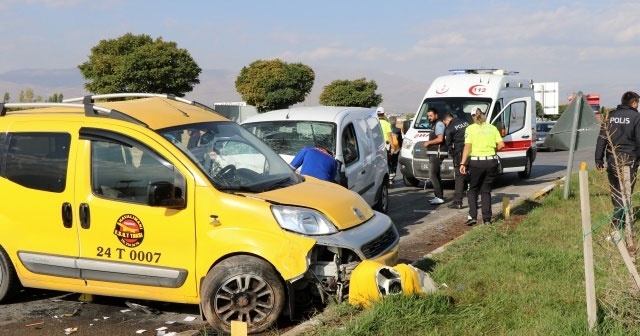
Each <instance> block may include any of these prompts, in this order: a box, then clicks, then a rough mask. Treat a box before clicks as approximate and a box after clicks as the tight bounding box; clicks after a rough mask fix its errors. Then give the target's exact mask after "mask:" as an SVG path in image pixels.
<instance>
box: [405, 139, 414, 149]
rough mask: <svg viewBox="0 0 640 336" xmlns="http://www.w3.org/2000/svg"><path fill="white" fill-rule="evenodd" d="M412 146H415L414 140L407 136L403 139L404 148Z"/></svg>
mask: <svg viewBox="0 0 640 336" xmlns="http://www.w3.org/2000/svg"><path fill="white" fill-rule="evenodd" d="M411 146H413V140H411V139H406V138H405V139H403V140H402V148H403V149H411Z"/></svg>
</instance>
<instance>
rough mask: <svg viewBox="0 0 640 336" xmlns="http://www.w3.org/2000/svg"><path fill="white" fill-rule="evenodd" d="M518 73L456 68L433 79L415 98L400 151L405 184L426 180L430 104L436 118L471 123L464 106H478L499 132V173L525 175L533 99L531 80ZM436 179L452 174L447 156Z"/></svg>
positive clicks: (532, 154) (532, 150)
mask: <svg viewBox="0 0 640 336" xmlns="http://www.w3.org/2000/svg"><path fill="white" fill-rule="evenodd" d="M517 74H518V72H514V71H506V70H498V69H456V70H450V74H449V75H447V76H441V77H438V78H436V79H435V80H434V81H433V83H432V84H431V86H430V87H429V89H428V90H427V93H426V94H425V95H424V98H423V99H422V101H421V102H420V106H419V107H418V112H417V114H416V116H415V118H414V121H413V123H412V124H411V127H410V128H409V130H407V132H406V134H405V136H404V141H403V143H402V149H401V150H400V159H399V164H400V171H401V172H402V176H403V181H404V183H405V185H407V186H416V185H418V183H419V181H420V180H427V179H428V178H429V170H428V163H429V160H428V158H427V153H426V150H425V148H424V146H423V143H424V142H425V141H427V140H429V131H430V129H431V126H432V125H431V124H430V123H429V120H428V119H427V110H428V109H429V108H430V107H435V108H436V109H437V110H438V115H439V116H440V117H442V116H444V114H445V113H448V112H450V113H452V114H453V115H456V116H458V117H459V118H464V119H466V120H467V121H469V122H470V123H471V114H470V109H471V107H472V106H480V107H481V108H482V109H483V110H484V112H485V113H487V120H489V121H490V122H491V123H492V124H493V125H495V126H496V127H497V128H498V130H499V131H500V132H501V134H502V138H503V140H504V144H505V147H504V149H502V150H500V151H499V152H498V156H499V157H500V162H501V166H502V171H501V172H500V173H509V172H517V173H518V175H519V176H520V177H521V178H528V177H529V176H530V175H531V166H532V164H533V161H535V159H536V144H535V137H536V134H535V132H536V100H535V98H534V93H533V81H531V80H524V79H522V78H519V77H517ZM441 174H442V179H446V180H451V179H453V178H454V168H453V162H452V160H451V158H447V159H445V160H444V161H443V163H442V169H441Z"/></svg>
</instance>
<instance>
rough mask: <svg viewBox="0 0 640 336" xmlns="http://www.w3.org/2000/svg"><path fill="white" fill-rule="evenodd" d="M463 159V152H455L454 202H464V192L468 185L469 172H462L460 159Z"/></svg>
mask: <svg viewBox="0 0 640 336" xmlns="http://www.w3.org/2000/svg"><path fill="white" fill-rule="evenodd" d="M461 160H462V152H459V153H458V152H455V153H453V173H454V183H455V187H454V192H453V202H452V203H454V204H462V194H463V193H464V189H465V187H466V182H467V174H462V173H461V172H460V161H461Z"/></svg>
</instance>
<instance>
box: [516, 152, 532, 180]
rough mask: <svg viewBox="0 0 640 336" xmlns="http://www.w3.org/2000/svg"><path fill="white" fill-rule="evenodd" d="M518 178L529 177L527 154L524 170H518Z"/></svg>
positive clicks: (529, 169)
mask: <svg viewBox="0 0 640 336" xmlns="http://www.w3.org/2000/svg"><path fill="white" fill-rule="evenodd" d="M518 176H520V178H529V177H530V176H531V158H530V157H529V155H527V163H525V165H524V171H521V172H518Z"/></svg>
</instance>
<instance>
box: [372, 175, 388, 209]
mask: <svg viewBox="0 0 640 336" xmlns="http://www.w3.org/2000/svg"><path fill="white" fill-rule="evenodd" d="M376 199H377V200H378V201H377V202H376V204H375V206H374V207H373V209H374V210H376V211H379V212H382V213H384V214H386V213H387V212H389V186H388V185H387V183H382V184H381V185H380V188H379V189H378V196H377V197H376Z"/></svg>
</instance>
